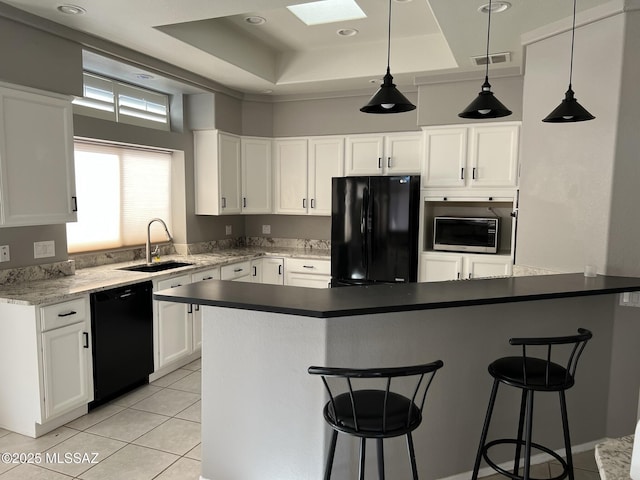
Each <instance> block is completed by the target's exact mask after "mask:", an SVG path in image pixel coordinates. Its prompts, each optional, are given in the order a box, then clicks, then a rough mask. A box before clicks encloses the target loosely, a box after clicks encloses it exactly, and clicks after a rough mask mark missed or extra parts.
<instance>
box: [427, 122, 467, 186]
mask: <svg viewBox="0 0 640 480" xmlns="http://www.w3.org/2000/svg"><path fill="white" fill-rule="evenodd" d="M424 133H425V137H424V142H425V145H424V149H425V158H424V163H423V167H422V174H421V176H422V187H423V188H426V187H463V186H464V185H465V176H471V172H466V171H465V169H466V160H467V128H464V127H461V128H435V129H427V130H425V132H424Z"/></svg>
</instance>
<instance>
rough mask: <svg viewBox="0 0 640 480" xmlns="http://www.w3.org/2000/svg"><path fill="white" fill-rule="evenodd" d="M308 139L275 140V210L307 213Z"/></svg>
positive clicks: (295, 213) (300, 213) (277, 211)
mask: <svg viewBox="0 0 640 480" xmlns="http://www.w3.org/2000/svg"><path fill="white" fill-rule="evenodd" d="M307 143H308V141H307V139H306V138H294V139H282V140H275V141H274V142H273V151H274V159H275V177H276V181H275V211H276V213H286V214H293V215H306V214H307V202H308V200H307V176H308V165H307V164H308V161H307V158H308V154H307Z"/></svg>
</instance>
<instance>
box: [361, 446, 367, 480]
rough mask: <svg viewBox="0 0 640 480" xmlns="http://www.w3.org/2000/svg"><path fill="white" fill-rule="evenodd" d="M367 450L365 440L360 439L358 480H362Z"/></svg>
mask: <svg viewBox="0 0 640 480" xmlns="http://www.w3.org/2000/svg"><path fill="white" fill-rule="evenodd" d="M366 450H367V439H366V438H364V437H360V480H364V460H365V456H366Z"/></svg>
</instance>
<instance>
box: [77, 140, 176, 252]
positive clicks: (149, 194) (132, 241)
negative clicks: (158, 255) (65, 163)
mask: <svg viewBox="0 0 640 480" xmlns="http://www.w3.org/2000/svg"><path fill="white" fill-rule="evenodd" d="M74 150H75V172H76V192H77V195H78V221H77V222H75V223H68V224H67V247H68V251H69V253H77V252H86V251H92V250H105V249H110V248H119V247H127V246H134V245H142V244H144V243H145V242H146V238H147V224H148V222H149V220H151V219H152V218H155V217H160V218H162V219H163V220H164V221H165V222H166V223H167V225H168V226H169V231H170V232H171V231H172V229H171V153H168V152H163V151H156V150H142V149H134V148H123V147H118V146H112V145H101V144H92V143H84V142H76V143H75V148H74ZM151 233H152V237H151V239H152V241H153V242H165V241H166V240H167V238H166V234H165V232H164V229H163V228H162V226H161V225H159V224H154V225H153V226H152V229H151Z"/></svg>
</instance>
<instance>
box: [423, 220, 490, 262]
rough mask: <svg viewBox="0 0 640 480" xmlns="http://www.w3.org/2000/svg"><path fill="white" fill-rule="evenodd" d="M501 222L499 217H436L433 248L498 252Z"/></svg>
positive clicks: (455, 250)
mask: <svg viewBox="0 0 640 480" xmlns="http://www.w3.org/2000/svg"><path fill="white" fill-rule="evenodd" d="M499 224H500V219H499V218H474V217H435V218H434V219H433V249H434V250H444V251H448V252H474V253H498V239H499V238H500V236H499V234H498V233H499V232H498V228H499Z"/></svg>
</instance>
